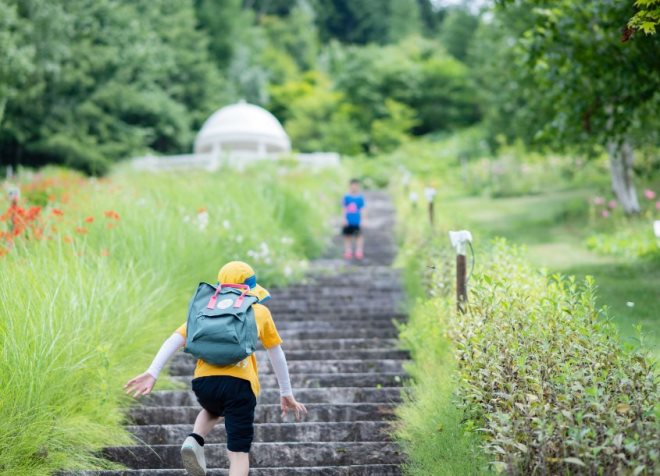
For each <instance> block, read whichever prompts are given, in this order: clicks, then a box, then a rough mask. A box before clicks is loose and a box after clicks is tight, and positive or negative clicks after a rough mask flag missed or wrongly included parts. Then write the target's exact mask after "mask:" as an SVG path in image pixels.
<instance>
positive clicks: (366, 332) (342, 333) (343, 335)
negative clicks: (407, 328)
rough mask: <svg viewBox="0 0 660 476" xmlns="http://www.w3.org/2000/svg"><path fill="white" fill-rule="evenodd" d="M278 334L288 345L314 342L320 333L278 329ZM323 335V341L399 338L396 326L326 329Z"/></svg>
mask: <svg viewBox="0 0 660 476" xmlns="http://www.w3.org/2000/svg"><path fill="white" fill-rule="evenodd" d="M335 327H336V326H335ZM278 332H279V334H280V336H281V337H282V339H284V340H285V342H286V345H288V343H289V342H290V341H291V340H308V339H312V340H314V339H318V338H319V332H318V331H315V330H297V329H278ZM322 334H323V335H322V338H323V339H350V338H360V339H377V338H379V339H391V338H395V337H397V336H398V335H399V331H398V330H397V329H396V328H395V327H394V326H390V327H387V328H372V329H350V328H346V327H342V328H340V329H325V330H323V332H322Z"/></svg>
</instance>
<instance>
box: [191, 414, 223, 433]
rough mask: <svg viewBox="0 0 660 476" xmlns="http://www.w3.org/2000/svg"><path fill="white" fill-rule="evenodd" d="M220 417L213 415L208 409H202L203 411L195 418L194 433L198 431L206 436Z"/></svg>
mask: <svg viewBox="0 0 660 476" xmlns="http://www.w3.org/2000/svg"><path fill="white" fill-rule="evenodd" d="M219 419H220V417H216V416H213V415H211V414H210V413H209V412H207V411H206V410H204V409H202V411H201V412H199V414H198V415H197V419H196V420H195V426H194V428H193V433H197V434H198V435H199V436H201V437H202V438H206V435H208V434H209V433H211V430H212V429H213V427H214V426H215V424H216V423H218V420H219Z"/></svg>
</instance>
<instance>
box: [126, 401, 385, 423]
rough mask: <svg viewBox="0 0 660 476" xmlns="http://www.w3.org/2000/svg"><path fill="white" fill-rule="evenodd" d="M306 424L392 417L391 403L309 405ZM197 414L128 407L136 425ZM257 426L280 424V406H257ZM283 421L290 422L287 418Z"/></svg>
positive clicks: (196, 410)
mask: <svg viewBox="0 0 660 476" xmlns="http://www.w3.org/2000/svg"><path fill="white" fill-rule="evenodd" d="M305 406H306V407H307V415H305V419H304V421H306V422H331V421H335V422H337V421H374V420H388V419H392V418H394V406H395V404H394V403H337V404H327V403H310V404H305ZM198 413H199V407H198V406H176V407H138V406H136V407H131V408H130V409H129V411H128V416H129V419H130V421H131V422H132V423H133V424H135V425H176V424H192V423H193V422H194V421H195V418H196V417H197V414H198ZM255 421H256V422H257V423H283V421H282V416H281V409H280V405H279V404H260V405H257V408H256V410H255ZM286 421H293V417H292V416H291V415H289V416H288V417H287V420H286Z"/></svg>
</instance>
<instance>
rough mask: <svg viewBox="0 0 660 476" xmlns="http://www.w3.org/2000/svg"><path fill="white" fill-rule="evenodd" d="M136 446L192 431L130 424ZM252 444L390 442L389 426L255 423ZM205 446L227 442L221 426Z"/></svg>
mask: <svg viewBox="0 0 660 476" xmlns="http://www.w3.org/2000/svg"><path fill="white" fill-rule="evenodd" d="M127 429H128V431H130V432H131V434H133V436H134V437H135V438H136V442H137V443H138V444H146V445H176V444H181V443H182V442H183V440H184V439H185V438H186V437H187V436H188V434H190V432H191V431H192V424H186V425H131V426H128V427H127ZM254 430H255V433H254V441H259V442H264V443H269V442H277V441H286V442H301V443H302V442H308V443H312V442H317V441H387V440H389V439H390V433H391V431H392V423H391V422H387V421H350V422H330V423H328V422H320V423H308V422H302V423H300V422H296V423H257V424H255V425H254ZM205 442H206V443H226V442H227V434H226V432H225V429H224V427H223V425H218V426H216V428H215V429H214V430H213V431H212V432H211V433H210V434H209V435H208V436H207V437H206V438H205Z"/></svg>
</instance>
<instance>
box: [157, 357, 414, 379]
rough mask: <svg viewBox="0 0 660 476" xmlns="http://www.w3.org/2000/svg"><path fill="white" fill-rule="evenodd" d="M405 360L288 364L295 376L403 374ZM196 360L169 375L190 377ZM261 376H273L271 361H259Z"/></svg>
mask: <svg viewBox="0 0 660 476" xmlns="http://www.w3.org/2000/svg"><path fill="white" fill-rule="evenodd" d="M404 362H405V361H403V360H395V359H387V360H386V359H381V360H379V359H371V360H366V359H365V360H292V361H291V362H287V364H288V367H289V373H290V374H291V375H293V374H320V373H323V374H330V373H338V374H344V373H381V372H402V371H403V364H404ZM195 363H196V360H195V359H190V358H189V359H185V360H184V359H177V361H176V362H172V364H171V365H170V370H169V375H171V376H175V377H176V376H189V375H192V373H193V371H194V369H195ZM259 374H260V375H261V376H266V375H270V374H273V371H272V368H271V365H270V362H269V361H264V360H261V361H259Z"/></svg>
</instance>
